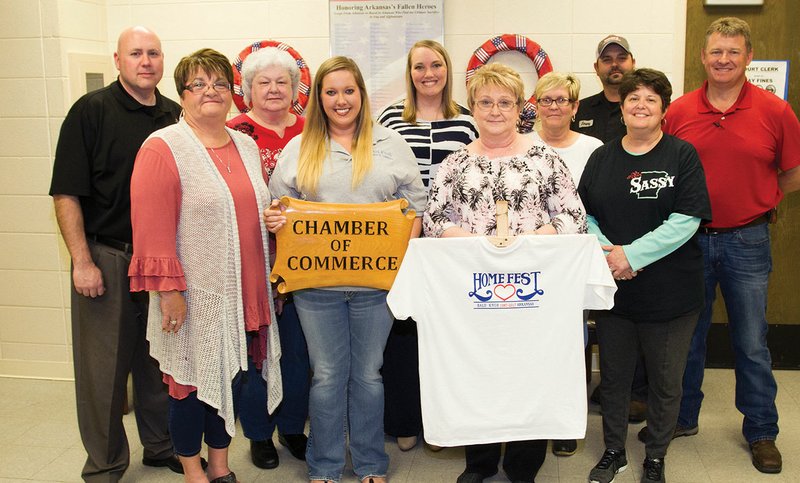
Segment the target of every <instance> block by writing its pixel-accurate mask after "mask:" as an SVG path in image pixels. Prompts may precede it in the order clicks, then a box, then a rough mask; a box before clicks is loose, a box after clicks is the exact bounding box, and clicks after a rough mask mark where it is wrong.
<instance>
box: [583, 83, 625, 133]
mask: <svg viewBox="0 0 800 483" xmlns="http://www.w3.org/2000/svg"><path fill="white" fill-rule="evenodd" d="M570 129H572V130H573V131H577V132H579V133H581V134H585V135H587V136H592V137H595V138H597V139H599V140H601V141H603V142H604V143H607V142H609V141H612V140H614V139H617V138H621V137H622V136H624V135H625V124H623V123H622V110H621V109H620V107H619V102H611V101H609V100H608V99H606V96H605V95H604V94H603V92H602V91H601V92H598V93H597V94H595V95H593V96H589V97H587V98H586V99H583V100H582V101H581V102H580V104H578V112H577V113H575V120H574V121H572V124H571V125H570Z"/></svg>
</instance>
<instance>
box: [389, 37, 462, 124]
mask: <svg viewBox="0 0 800 483" xmlns="http://www.w3.org/2000/svg"><path fill="white" fill-rule="evenodd" d="M419 48H425V49H430V50H432V51H433V52H434V53H435V54H436V55H438V56H439V57H441V58H442V60H444V65H445V68H446V69H447V81H446V82H445V84H444V89H443V90H442V115H443V116H444V118H445V119H452V118H454V117H456V116H457V115H458V113H459V112H460V109H459V108H458V104H456V101H454V100H453V68H452V63H451V62H450V56H449V55H448V54H447V51H446V50H445V49H444V47H443V46H442V44H440V43H439V42H437V41H435V40H420V41H419V42H417V43H415V44H414V45H412V46H411V49H410V50H409V51H408V57H407V59H406V100H405V103H404V106H403V120H404V121H405V122H410V123H413V124H416V123H417V87H416V86H415V85H414V80H413V79H411V70H412V68H413V66H412V65H411V55H412V54H413V53H414V50H416V49H419Z"/></svg>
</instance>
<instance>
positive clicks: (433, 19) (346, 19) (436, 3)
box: [330, 0, 444, 115]
mask: <svg viewBox="0 0 800 483" xmlns="http://www.w3.org/2000/svg"><path fill="white" fill-rule="evenodd" d="M443 3H444V0H414V1H397V0H330V39H331V40H330V42H331V55H345V56H347V57H351V58H352V59H353V60H355V61H356V63H357V64H358V67H359V68H360V69H361V73H362V74H363V76H364V80H365V81H366V84H367V91H368V92H369V97H370V104H371V107H372V114H373V115H377V114H379V113H380V111H381V110H383V108H384V107H386V106H388V105H389V104H390V103H392V102H393V101H396V100H398V99H400V98H402V97H404V95H405V68H406V55H407V54H408V50H409V49H410V48H411V46H412V45H414V43H415V42H417V41H419V40H425V39H430V40H436V41H437V42H439V43H443V41H444V6H443Z"/></svg>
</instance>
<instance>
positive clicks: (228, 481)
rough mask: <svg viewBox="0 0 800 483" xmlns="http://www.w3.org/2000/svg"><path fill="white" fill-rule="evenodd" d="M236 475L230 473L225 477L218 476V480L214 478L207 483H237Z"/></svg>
mask: <svg viewBox="0 0 800 483" xmlns="http://www.w3.org/2000/svg"><path fill="white" fill-rule="evenodd" d="M237 481H238V480H236V475H235V474H234V473H233V471H231V472H230V473H228V474H227V475H225V476H220V477H219V478H214V479H213V480H211V481H209V482H208V483H237Z"/></svg>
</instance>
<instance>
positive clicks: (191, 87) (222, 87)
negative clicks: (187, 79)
mask: <svg viewBox="0 0 800 483" xmlns="http://www.w3.org/2000/svg"><path fill="white" fill-rule="evenodd" d="M209 85H210V86H212V87H213V88H214V90H215V91H217V92H228V91H229V90H231V85H230V84H228V82H227V81H217V82H215V83H213V84H208V83H207V82H203V81H194V82H192V83H190V84H187V85H185V86H183V88H184V89H186V90H187V91H189V92H191V93H192V94H200V93H201V92H205V91H206V89H208V86H209Z"/></svg>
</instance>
